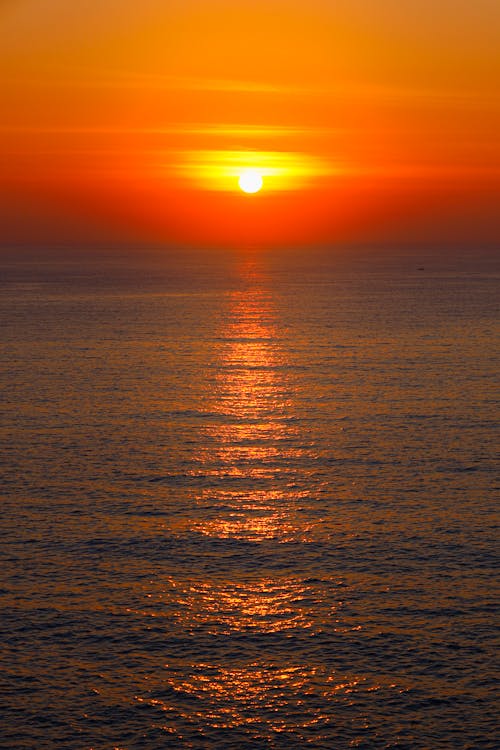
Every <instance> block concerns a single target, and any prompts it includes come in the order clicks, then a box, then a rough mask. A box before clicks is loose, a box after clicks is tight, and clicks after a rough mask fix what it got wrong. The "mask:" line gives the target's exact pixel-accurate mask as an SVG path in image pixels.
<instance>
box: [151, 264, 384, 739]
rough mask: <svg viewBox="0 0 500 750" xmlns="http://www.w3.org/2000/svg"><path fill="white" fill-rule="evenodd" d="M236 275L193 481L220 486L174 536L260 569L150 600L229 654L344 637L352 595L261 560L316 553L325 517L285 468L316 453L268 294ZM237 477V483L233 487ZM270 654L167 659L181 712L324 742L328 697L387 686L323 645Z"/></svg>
mask: <svg viewBox="0 0 500 750" xmlns="http://www.w3.org/2000/svg"><path fill="white" fill-rule="evenodd" d="M240 273H241V276H242V278H243V279H244V281H245V288H244V289H242V290H238V291H236V292H233V293H231V294H230V295H229V297H228V308H227V314H226V315H225V316H224V320H225V322H224V326H223V328H222V330H220V331H219V335H218V340H217V347H218V354H217V361H218V365H217V373H216V378H215V381H216V382H215V388H214V392H213V399H212V400H211V401H210V403H208V404H207V405H206V408H207V411H208V412H209V413H211V414H212V416H213V419H212V420H211V422H210V425H209V426H208V427H207V434H206V436H205V440H204V444H205V445H206V446H208V447H206V448H205V450H204V451H203V452H202V453H201V455H200V456H199V468H198V469H197V470H195V471H193V477H197V476H203V477H205V478H207V477H208V478H209V479H210V480H211V483H212V484H213V488H212V489H209V490H203V491H202V492H200V494H199V495H198V497H197V501H196V502H197V506H198V507H199V508H201V509H202V512H198V513H197V512H191V513H189V514H188V515H186V516H184V517H180V518H177V519H176V520H175V521H173V522H172V530H173V531H175V532H176V533H177V534H179V535H181V536H182V535H185V534H195V535H200V538H203V537H204V538H209V539H212V540H213V541H214V542H220V543H221V544H223V543H228V544H231V543H233V542H237V543H248V544H251V545H253V546H252V548H251V549H249V551H248V553H247V554H248V555H256V556H257V555H258V556H259V557H261V559H262V562H261V564H260V565H256V566H255V567H254V568H253V569H251V570H250V572H249V567H248V563H246V564H245V565H244V566H242V570H241V573H240V574H238V575H237V576H234V575H233V576H230V575H228V576H227V577H222V576H221V575H220V573H219V574H218V575H216V576H213V577H210V576H209V577H205V578H204V579H203V580H196V576H195V575H192V576H191V577H190V578H189V579H188V580H178V579H175V578H169V579H168V581H165V582H164V584H165V585H164V589H163V590H161V588H157V589H156V592H155V593H153V594H151V595H150V596H151V597H152V600H153V601H152V602H151V606H152V610H153V613H155V614H156V615H157V616H158V615H160V616H161V613H162V611H164V610H165V611H168V612H170V614H169V617H170V618H171V619H172V618H173V620H174V621H175V623H176V626H177V627H179V628H181V629H182V630H184V631H185V632H187V633H196V632H200V631H203V632H206V633H207V634H208V635H209V636H211V637H214V638H216V639H217V642H218V643H220V644H221V648H222V650H224V643H225V641H224V639H226V638H230V637H238V635H240V636H242V637H250V638H252V637H254V638H257V639H258V638H262V637H273V636H275V637H280V638H282V637H287V633H290V636H289V637H291V634H294V633H295V634H296V633H299V634H300V637H301V638H303V637H305V638H306V639H314V637H315V636H316V635H318V634H321V633H322V632H323V631H324V630H325V628H328V627H331V625H332V621H337V623H338V631H339V633H340V632H341V631H342V624H341V622H340V618H339V615H340V613H341V611H342V608H343V605H344V601H343V596H344V594H345V591H344V590H343V588H342V587H343V581H342V579H341V578H340V577H339V578H338V579H337V580H332V579H330V580H328V581H326V580H319V579H308V578H307V577H305V578H304V577H301V576H300V575H298V574H297V572H295V571H293V569H284V570H281V569H274V570H273V569H272V568H269V567H266V556H267V555H268V554H269V550H270V549H274V548H275V546H276V545H287V544H292V545H293V544H297V545H306V546H308V545H311V546H312V547H314V544H315V541H317V539H318V535H319V534H320V532H321V525H322V519H321V517H315V516H314V515H313V514H310V513H307V512H306V509H305V506H304V501H305V500H306V499H307V495H308V491H307V490H306V489H304V488H303V487H300V486H299V485H298V484H296V476H295V474H296V470H290V465H291V464H293V462H294V461H296V460H297V459H300V455H301V453H303V452H307V451H308V450H309V448H308V446H306V445H305V446H302V447H297V440H298V437H299V436H298V435H297V428H296V427H295V424H294V419H293V410H294V403H293V383H291V382H290V380H289V377H288V374H287V373H288V370H289V368H288V365H289V362H287V358H286V352H285V350H284V348H283V346H282V345H281V343H280V337H279V331H278V329H277V326H276V323H275V317H276V314H277V313H276V310H275V309H274V303H273V298H272V295H271V293H270V291H269V289H267V288H266V285H265V281H266V280H265V278H262V277H261V275H260V273H259V272H258V271H257V270H256V268H255V267H254V264H253V263H252V262H251V261H247V262H246V264H245V265H244V267H243V268H242V269H241V270H240ZM281 464H283V467H284V468H281ZM231 482H235V483H236V485H237V487H238V488H237V489H232V488H231ZM228 483H229V488H228V489H225V487H226V485H227V484H228ZM240 483H242V485H241V486H242V487H243V489H240V488H239V487H240ZM337 587H338V598H337V599H336V597H335V589H336V588H337ZM174 603H175V611H174V614H173V615H172V606H171V605H173V604H174ZM155 610H156V612H155ZM150 611H151V610H150ZM352 627H353V628H354V629H356V628H357V625H354V626H352ZM258 651H259V649H258V647H257V652H258ZM265 651H267V654H266V653H265V652H264V653H263V654H262V655H261V656H260V657H259V658H255V652H256V649H255V648H252V650H251V656H249V658H248V660H245V659H243V660H242V659H241V656H240V658H238V659H236V658H235V659H234V661H235V662H236V663H235V664H234V666H232V667H231V666H229V665H228V663H227V662H228V660H227V659H223V660H220V659H218V660H213V661H210V660H208V659H201V660H199V661H196V662H193V663H192V664H191V666H190V673H189V674H186V671H185V669H184V668H182V669H179V668H178V666H177V660H176V659H175V658H174V659H170V660H169V661H168V663H166V664H165V683H166V687H168V689H169V690H171V691H172V694H173V695H176V696H179V697H182V696H184V699H188V698H189V699H190V700H191V701H194V703H195V705H199V710H198V711H194V712H193V710H192V709H189V708H186V709H185V714H184V719H185V720H186V721H192V722H202V723H205V724H207V725H208V726H210V727H211V728H212V729H224V728H236V727H246V728H247V730H248V731H251V732H253V731H255V732H256V734H255V740H256V741H258V738H259V737H261V738H262V737H264V735H263V734H262V732H263V731H264V730H263V727H265V728H266V729H265V732H267V733H271V734H273V733H274V734H279V735H284V736H288V735H289V736H290V738H291V739H293V738H297V737H298V736H301V733H302V732H304V731H308V730H309V729H311V728H315V729H316V730H317V732H318V734H317V736H318V739H320V738H321V727H323V728H326V727H327V726H328V725H329V724H330V722H331V720H332V717H331V716H330V715H329V714H328V713H327V712H325V710H324V706H325V705H327V702H328V700H329V699H330V698H331V699H334V698H335V697H336V696H338V695H341V696H342V700H345V701H349V700H350V698H349V696H350V695H351V693H352V692H353V691H356V690H362V691H363V692H365V691H368V692H370V691H373V690H378V689H379V688H380V685H379V684H377V683H375V682H374V681H373V680H372V679H368V678H367V677H366V676H362V675H357V674H355V675H353V674H350V675H347V676H346V675H345V674H338V673H336V672H333V671H331V670H330V669H329V668H328V666H327V665H326V664H325V663H323V656H322V653H321V650H319V651H318V652H317V653H315V656H314V658H313V659H312V661H311V662H310V663H304V662H301V661H300V660H296V659H294V655H293V650H292V651H291V653H290V655H289V659H283V655H282V656H281V657H280V658H279V657H275V656H273V655H272V649H271V652H270V651H269V648H268V647H267V648H266V649H265ZM229 661H230V660H229ZM242 662H243V663H242ZM394 687H395V686H394V685H393V686H391V688H394ZM139 700H141V701H143V700H146V699H144V698H140V699H139ZM325 701H326V703H325ZM148 702H149V703H150V705H154V706H155V707H156V708H160V709H162V710H164V711H165V713H166V715H167V716H168V715H169V714H170V713H171V711H172V707H171V701H169V700H165V699H162V698H152V699H149V701H148ZM299 716H300V717H301V718H300V719H299ZM257 725H258V726H259V727H260V729H259V730H257V728H256V727H257ZM168 726H169V725H168V724H166V725H165V726H164V729H165V730H167V731H168ZM259 733H260V734H259ZM325 736H326V735H325Z"/></svg>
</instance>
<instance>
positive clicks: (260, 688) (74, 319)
mask: <svg viewBox="0 0 500 750" xmlns="http://www.w3.org/2000/svg"><path fill="white" fill-rule="evenodd" d="M421 265H422V260H421V259H420V258H419V259H417V261H415V258H412V257H409V256H407V257H403V258H399V259H394V258H392V259H391V258H386V257H380V256H379V255H374V254H371V255H370V254H366V255H360V254H359V253H358V254H356V255H353V256H352V257H349V255H345V254H344V255H341V256H339V257H335V256H334V257H330V258H328V256H325V255H321V254H314V253H312V251H311V253H309V252H307V253H305V252H304V253H303V254H302V255H300V254H298V255H296V254H291V253H286V252H282V253H281V254H280V253H275V254H266V253H256V252H250V251H248V252H246V253H245V252H234V253H226V254H215V253H214V254H211V253H205V254H192V253H179V252H178V253H173V254H168V255H166V256H165V257H164V258H160V257H157V258H153V259H151V258H149V259H147V258H146V257H144V258H142V259H141V258H140V256H136V257H133V256H131V257H128V258H123V259H116V258H115V259H113V258H110V259H108V260H102V259H101V260H98V259H96V258H87V259H85V260H82V259H81V258H80V259H78V258H74V259H73V260H71V259H68V258H67V259H65V260H61V259H59V260H51V261H45V262H43V263H42V262H40V261H35V260H33V259H31V260H23V259H22V258H20V259H15V258H14V257H11V258H10V260H8V261H6V262H5V263H4V270H3V275H2V283H1V301H0V319H1V334H0V335H1V352H2V357H1V362H2V373H1V390H2V399H3V401H2V421H1V431H0V436H1V440H2V456H3V459H2V464H3V470H2V476H3V480H2V498H3V514H2V556H3V561H2V568H1V570H2V580H3V583H2V589H1V597H2V611H3V614H2V625H3V633H2V639H1V643H2V651H3V669H2V678H1V679H2V681H3V682H4V687H3V691H2V692H3V696H4V703H5V706H4V710H3V713H2V719H1V723H2V729H1V732H0V744H1V747H3V748H8V749H9V750H18V749H21V748H22V749H26V750H28V749H29V750H32V749H33V750H34V749H35V748H36V749H39V748H41V749H44V748H47V749H49V748H64V749H65V750H90V748H92V749H93V750H112V749H113V748H114V749H115V750H116V749H119V750H136V749H139V748H145V749H146V750H157V749H158V750H159V749H160V748H194V749H195V750H197V749H202V748H222V749H225V748H228V749H229V748H252V749H253V748H255V749H256V750H260V749H261V748H262V749H264V748H297V749H298V748H306V747H308V748H318V749H319V748H328V749H329V750H344V748H345V749H347V748H358V749H359V748H366V749H370V750H372V749H373V750H378V748H386V749H389V748H394V749H395V748H399V749H402V748H405V749H406V748H407V749H408V750H420V749H421V750H424V749H425V750H440V749H441V748H447V749H448V748H450V749H451V748H453V749H455V748H456V749H465V748H469V749H470V750H472V749H474V750H476V749H479V748H485V749H487V748H491V749H493V748H496V747H497V746H498V744H497V736H496V734H495V728H496V727H495V724H496V722H495V717H496V712H495V703H494V686H495V683H494V677H495V651H494V643H495V641H494V637H495V602H496V600H497V599H496V592H497V590H496V589H495V586H494V581H495V578H494V576H495V565H496V557H495V540H496V537H497V534H496V528H497V526H496V524H497V521H498V518H497V516H496V515H495V506H494V500H495V487H496V486H498V484H495V473H494V472H495V376H496V372H497V368H498V362H497V357H496V350H495V342H496V341H498V339H497V338H496V335H497V334H498V315H497V313H498V308H497V296H496V295H497V292H498V272H495V270H494V268H493V266H492V265H491V263H488V262H485V261H484V262H482V261H481V260H480V259H475V258H474V257H472V258H469V259H466V261H463V259H462V260H460V261H459V260H458V259H456V258H455V259H454V258H453V257H451V258H450V257H448V258H447V257H440V256H439V254H436V255H433V256H431V257H429V258H425V264H424V270H418V267H419V266H421Z"/></svg>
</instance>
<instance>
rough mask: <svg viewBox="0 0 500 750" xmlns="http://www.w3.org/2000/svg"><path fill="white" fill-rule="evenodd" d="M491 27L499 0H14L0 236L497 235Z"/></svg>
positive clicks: (499, 60) (499, 166)
mask: <svg viewBox="0 0 500 750" xmlns="http://www.w3.org/2000/svg"><path fill="white" fill-rule="evenodd" d="M499 44H500V5H499V4H498V3H497V2H494V1H493V0H476V2H474V3H472V2H466V1H465V0H442V2H441V3H439V4H435V3H433V2H430V0H399V1H397V0H379V1H378V2H374V1H373V0H338V1H337V2H333V1H330V2H327V1H326V0H309V1H308V2H298V0H286V1H285V0H266V1H265V2H264V0H262V1H260V0H252V1H250V0H232V2H229V0H219V1H215V0H169V2H168V3H165V2H160V1H159V0H143V2H141V3H140V4H139V3H136V2H132V0H101V2H99V3H97V2H95V0H86V1H85V0H81V1H80V2H79V3H78V4H72V3H68V2H66V1H65V0H37V1H35V0H6V1H5V0H4V2H3V3H2V4H1V5H0V73H1V83H0V97H1V100H2V107H1V108H2V119H1V122H0V129H1V131H2V138H1V145H0V160H1V163H2V170H1V175H0V199H1V205H0V226H1V228H2V235H3V242H4V243H9V242H10V243H12V242H33V243H40V244H43V243H47V242H54V241H62V242H70V243H71V242H72V241H74V242H75V244H81V242H85V241H87V240H88V241H99V240H101V239H102V240H106V241H117V242H120V241H127V240H144V241H149V240H154V241H161V242H181V243H183V242H185V243H192V242H196V243H200V244H205V243H208V244H210V243H215V244H218V243H244V242H260V243H264V244H265V243H267V242H269V243H278V244H279V243H282V242H283V243H286V242H294V241H298V242H308V241H311V242H315V241H322V242H324V241H328V242H332V243H335V242H343V241H346V240H348V241H367V240H368V241H371V240H373V241H383V240H385V239H388V240H392V239H401V240H410V241H416V242H419V241H421V242H425V243H427V242H436V241H447V242H448V241H449V242H454V241H461V242H476V241H478V240H479V241H496V240H498V239H500V229H499V220H498V218H497V213H498V209H497V206H498V203H499V198H500V98H499V91H500V56H499V55H498V49H499ZM249 166H251V167H254V168H257V169H258V170H259V171H260V172H261V173H262V175H263V178H264V189H263V190H262V191H261V193H260V194H259V195H258V196H253V197H249V196H245V195H243V194H242V193H241V191H239V190H238V187H237V178H238V174H239V173H240V172H241V170H242V169H245V168H246V167H249Z"/></svg>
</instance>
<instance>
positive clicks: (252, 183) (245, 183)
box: [238, 169, 264, 193]
mask: <svg viewBox="0 0 500 750" xmlns="http://www.w3.org/2000/svg"><path fill="white" fill-rule="evenodd" d="M263 183H264V181H263V179H262V175H261V174H260V172H258V171H257V170H256V169H245V171H244V172H242V173H241V174H240V176H239V179H238V185H239V186H240V188H241V190H243V192H244V193H258V192H259V190H260V189H261V188H262V185H263Z"/></svg>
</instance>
